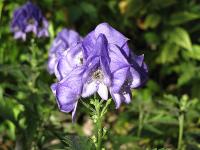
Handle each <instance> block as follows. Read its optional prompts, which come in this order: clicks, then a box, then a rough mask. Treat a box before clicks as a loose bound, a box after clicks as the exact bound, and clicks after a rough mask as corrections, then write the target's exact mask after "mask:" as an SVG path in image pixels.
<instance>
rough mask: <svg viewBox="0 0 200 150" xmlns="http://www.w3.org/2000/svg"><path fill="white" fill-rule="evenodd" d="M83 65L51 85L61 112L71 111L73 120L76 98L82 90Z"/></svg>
mask: <svg viewBox="0 0 200 150" xmlns="http://www.w3.org/2000/svg"><path fill="white" fill-rule="evenodd" d="M84 69H85V68H84V66H83V67H78V68H76V69H74V70H73V71H72V72H70V74H69V75H68V76H66V77H65V78H63V79H62V80H61V81H59V82H58V83H55V84H53V85H52V86H51V89H52V91H53V93H54V95H55V96H56V99H57V104H58V107H59V109H60V110H61V111H62V112H67V113H69V112H72V119H73V120H74V117H75V112H76V108H77V104H78V99H79V98H80V96H81V92H82V86H83V84H82V77H83V72H84Z"/></svg>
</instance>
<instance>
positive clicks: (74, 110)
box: [72, 101, 78, 122]
mask: <svg viewBox="0 0 200 150" xmlns="http://www.w3.org/2000/svg"><path fill="white" fill-rule="evenodd" d="M77 106H78V101H77V102H76V103H75V105H74V109H73V111H72V122H75V117H76V109H77Z"/></svg>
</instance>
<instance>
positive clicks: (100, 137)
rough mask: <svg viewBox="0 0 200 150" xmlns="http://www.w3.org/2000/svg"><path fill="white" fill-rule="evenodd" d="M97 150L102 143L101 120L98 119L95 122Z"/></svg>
mask: <svg viewBox="0 0 200 150" xmlns="http://www.w3.org/2000/svg"><path fill="white" fill-rule="evenodd" d="M97 137H98V138H97V150H100V149H101V143H102V118H101V117H100V118H98V122H97Z"/></svg>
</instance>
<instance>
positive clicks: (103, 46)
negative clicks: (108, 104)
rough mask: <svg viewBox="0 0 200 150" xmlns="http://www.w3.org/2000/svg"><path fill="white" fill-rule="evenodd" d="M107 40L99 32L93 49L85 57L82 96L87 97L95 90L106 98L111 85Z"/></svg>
mask: <svg viewBox="0 0 200 150" xmlns="http://www.w3.org/2000/svg"><path fill="white" fill-rule="evenodd" d="M109 61H110V60H109V56H108V41H107V39H106V37H105V36H104V35H103V34H99V36H98V38H97V40H96V43H95V45H94V51H93V53H91V54H90V56H89V57H88V58H87V64H86V65H87V66H88V67H87V68H88V69H87V71H86V73H85V84H84V86H83V92H82V97H88V96H90V95H92V94H94V93H95V92H97V93H98V94H99V95H100V97H101V98H102V99H104V100H107V99H108V89H107V87H109V86H110V85H111V72H110V68H109Z"/></svg>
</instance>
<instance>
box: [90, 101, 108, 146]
mask: <svg viewBox="0 0 200 150" xmlns="http://www.w3.org/2000/svg"><path fill="white" fill-rule="evenodd" d="M104 102H105V101H103V100H101V101H99V100H98V99H97V98H96V97H94V99H92V100H91V102H90V103H91V104H92V105H93V106H94V109H93V108H92V109H91V108H90V110H91V111H92V113H91V114H93V116H92V119H93V123H94V124H95V134H94V136H95V140H94V144H95V146H96V149H97V150H101V148H102V140H103V137H104V136H105V133H106V131H105V130H103V126H102V124H103V121H104V117H105V114H106V112H107V108H108V105H109V104H110V103H111V99H108V100H107V101H106V104H104ZM87 108H88V107H87ZM104 131H105V132H104Z"/></svg>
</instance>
